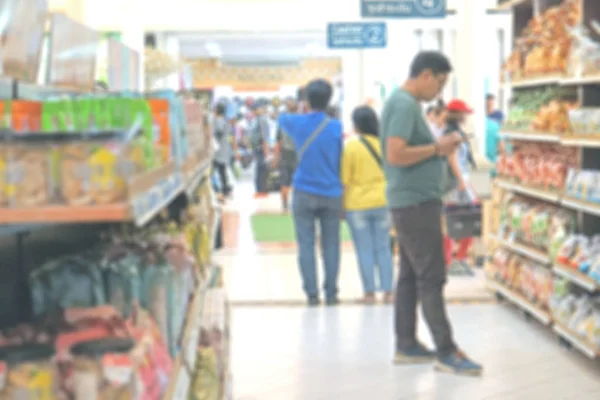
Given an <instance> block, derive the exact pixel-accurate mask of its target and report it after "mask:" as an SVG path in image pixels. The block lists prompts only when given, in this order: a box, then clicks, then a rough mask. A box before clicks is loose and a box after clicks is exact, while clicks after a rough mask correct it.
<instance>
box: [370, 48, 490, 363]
mask: <svg viewBox="0 0 600 400" xmlns="http://www.w3.org/2000/svg"><path fill="white" fill-rule="evenodd" d="M451 70H452V67H451V65H450V62H449V61H448V59H447V58H446V57H445V56H444V55H443V54H441V53H438V52H432V51H425V52H421V53H419V54H418V55H417V56H416V57H415V59H414V60H413V61H412V63H411V66H410V76H409V78H408V80H407V81H406V82H405V84H404V86H403V87H402V88H400V89H397V90H395V91H394V93H393V94H392V95H391V96H390V98H389V99H388V100H387V101H386V103H385V106H384V109H383V114H382V118H381V128H382V129H381V143H382V150H383V154H384V160H385V162H384V167H385V175H386V180H387V202H388V207H389V208H390V209H391V212H392V216H393V222H394V228H395V231H396V234H397V239H398V244H399V247H400V258H401V268H400V276H399V278H398V285H397V288H396V302H395V318H396V324H395V331H396V332H395V333H396V350H397V351H396V358H395V361H396V362H397V363H416V362H424V361H429V360H433V359H434V358H437V363H436V366H437V369H439V370H443V371H449V372H455V373H466V374H479V373H480V372H481V370H482V368H481V366H480V365H478V364H476V363H474V362H472V361H470V360H469V359H468V358H467V357H466V356H465V355H464V354H463V353H462V352H460V351H459V350H458V349H457V347H456V345H455V344H454V340H453V337H452V329H451V327H450V323H449V321H448V318H447V315H446V305H445V301H444V295H443V289H444V285H445V283H446V263H445V260H444V244H443V237H442V224H441V223H442V221H441V219H442V197H443V190H442V187H443V186H444V182H443V179H444V168H447V167H446V162H447V161H446V156H448V155H450V154H452V153H453V152H454V151H456V149H457V148H458V146H459V145H460V144H461V143H462V141H463V138H462V136H461V135H460V133H452V134H448V135H443V136H441V137H440V138H439V139H437V140H436V139H435V138H434V137H433V135H432V133H431V131H430V130H429V126H428V124H427V121H426V120H425V118H424V115H423V112H422V110H421V102H424V101H432V100H433V99H435V98H436V97H437V96H438V95H439V94H440V92H441V91H442V89H443V88H444V86H445V85H446V81H447V79H448V75H449V74H450V72H451ZM418 302H420V303H421V307H422V309H423V315H424V316H425V319H426V322H427V325H428V326H429V330H430V331H431V334H432V336H433V339H434V342H435V345H436V349H437V354H436V353H434V352H431V351H429V350H428V349H427V348H426V347H425V346H423V345H422V344H420V343H419V342H418V340H417V335H416V328H417V324H416V319H417V311H416V309H417V303H418Z"/></svg>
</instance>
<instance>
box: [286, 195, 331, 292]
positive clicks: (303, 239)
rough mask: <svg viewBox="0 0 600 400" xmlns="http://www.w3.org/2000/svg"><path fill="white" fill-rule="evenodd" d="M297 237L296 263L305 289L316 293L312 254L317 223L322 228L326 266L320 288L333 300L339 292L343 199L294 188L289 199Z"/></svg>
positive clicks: (316, 286)
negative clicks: (291, 198) (291, 197)
mask: <svg viewBox="0 0 600 400" xmlns="http://www.w3.org/2000/svg"><path fill="white" fill-rule="evenodd" d="M292 210H293V215H294V227H295V229H296V241H297V242H298V264H299V266H300V275H301V276H302V283H303V289H304V293H306V296H308V297H318V296H319V287H318V283H317V281H318V277H317V257H316V255H315V242H316V234H315V233H316V232H315V230H316V224H317V223H318V224H319V228H320V229H321V256H322V257H323V267H324V269H325V280H324V281H325V282H324V284H323V288H324V290H325V297H326V298H327V299H330V300H333V299H336V298H337V293H338V287H337V284H338V275H339V270H340V223H341V222H340V216H341V214H342V199H341V198H339V197H335V198H334V197H323V196H316V195H313V194H310V193H305V192H301V191H298V190H296V191H294V196H293V200H292Z"/></svg>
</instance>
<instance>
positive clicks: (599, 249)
mask: <svg viewBox="0 0 600 400" xmlns="http://www.w3.org/2000/svg"><path fill="white" fill-rule="evenodd" d="M556 263H557V264H558V265H560V266H561V267H562V268H566V269H569V270H572V271H575V272H577V273H578V274H580V275H578V276H581V277H584V278H589V279H590V280H592V281H594V282H597V283H598V284H600V235H595V236H593V237H587V236H585V235H575V234H572V235H569V236H568V237H567V238H566V239H565V240H564V242H563V243H562V245H561V246H560V248H559V250H558V252H557V255H556Z"/></svg>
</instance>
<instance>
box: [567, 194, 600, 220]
mask: <svg viewBox="0 0 600 400" xmlns="http://www.w3.org/2000/svg"><path fill="white" fill-rule="evenodd" d="M561 204H562V205H563V206H564V207H568V208H570V209H572V210H576V211H582V212H584V213H586V214H590V215H597V216H600V204H596V203H592V202H589V201H584V200H578V199H574V198H572V197H564V198H563V199H562V200H561Z"/></svg>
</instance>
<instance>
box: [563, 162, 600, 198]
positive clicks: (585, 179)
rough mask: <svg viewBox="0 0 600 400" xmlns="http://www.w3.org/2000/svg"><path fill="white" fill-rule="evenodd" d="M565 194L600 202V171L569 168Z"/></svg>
mask: <svg viewBox="0 0 600 400" xmlns="http://www.w3.org/2000/svg"><path fill="white" fill-rule="evenodd" d="M565 195H566V196H568V197H571V198H574V199H578V200H582V201H586V202H590V203H596V204H600V171H598V170H589V169H581V170H580V169H575V168H571V169H569V170H568V172H567V179H566V181H565Z"/></svg>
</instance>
